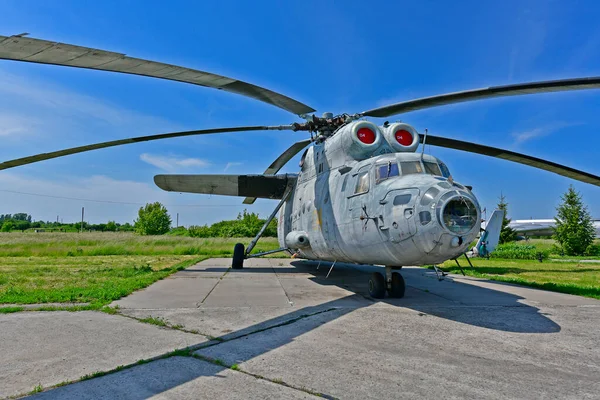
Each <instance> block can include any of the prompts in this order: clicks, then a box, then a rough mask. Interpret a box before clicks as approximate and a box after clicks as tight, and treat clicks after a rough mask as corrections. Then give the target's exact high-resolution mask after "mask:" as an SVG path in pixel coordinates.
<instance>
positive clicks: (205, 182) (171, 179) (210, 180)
mask: <svg viewBox="0 0 600 400" xmlns="http://www.w3.org/2000/svg"><path fill="white" fill-rule="evenodd" d="M295 182H296V175H288V174H283V175H156V176H155V177H154V183H156V185H157V186H158V187H159V188H161V189H163V190H166V191H168V192H185V193H202V194H218V195H223V196H244V197H245V196H252V197H257V198H261V199H281V198H283V195H284V194H285V191H286V190H287V188H288V187H289V186H292V185H293V184H294V183H295Z"/></svg>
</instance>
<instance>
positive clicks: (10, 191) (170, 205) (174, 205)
mask: <svg viewBox="0 0 600 400" xmlns="http://www.w3.org/2000/svg"><path fill="white" fill-rule="evenodd" d="M0 192H5V193H14V194H24V195H27V196H38V197H49V198H52V199H61V200H77V201H89V202H94V203H108V204H126V205H134V206H143V205H145V204H144V203H133V202H127V201H113V200H93V199H82V198H77V197H67V196H53V195H50V194H40V193H27V192H18V191H16V190H5V189H0ZM164 206H165V207H240V206H244V204H164Z"/></svg>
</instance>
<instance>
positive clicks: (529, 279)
mask: <svg viewBox="0 0 600 400" xmlns="http://www.w3.org/2000/svg"><path fill="white" fill-rule="evenodd" d="M459 261H460V263H461V265H462V266H463V269H464V271H465V273H466V274H467V275H471V276H476V277H479V278H487V279H491V280H495V281H501V282H509V283H517V284H520V285H525V286H531V287H535V288H539V289H545V290H551V291H554V292H561V293H568V294H575V295H579V296H586V297H592V298H596V299H600V263H578V262H552V261H544V262H543V263H540V262H539V261H534V260H494V259H490V260H485V259H479V258H476V259H473V260H472V262H473V264H474V265H475V268H470V267H468V264H467V262H466V260H465V259H464V258H461V259H459ZM465 265H466V267H465ZM441 267H442V269H444V270H445V271H448V272H451V273H455V274H460V273H461V272H460V269H459V268H458V267H457V266H456V263H455V262H454V261H452V260H450V261H446V262H445V263H444V264H443V265H441Z"/></svg>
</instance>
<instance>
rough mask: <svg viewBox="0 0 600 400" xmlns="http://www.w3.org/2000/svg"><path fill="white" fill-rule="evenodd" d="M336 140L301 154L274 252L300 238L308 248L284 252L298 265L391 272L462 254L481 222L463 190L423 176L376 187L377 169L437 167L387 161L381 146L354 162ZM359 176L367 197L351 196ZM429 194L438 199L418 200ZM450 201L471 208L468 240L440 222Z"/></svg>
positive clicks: (389, 156) (405, 156) (403, 156)
mask: <svg viewBox="0 0 600 400" xmlns="http://www.w3.org/2000/svg"><path fill="white" fill-rule="evenodd" d="M343 140H344V138H343V136H342V135H339V136H338V135H336V136H333V137H332V138H329V139H328V140H326V141H325V142H323V143H315V144H314V145H312V146H311V147H310V148H309V149H308V150H307V152H306V154H305V157H304V165H303V166H302V170H301V171H300V173H299V175H298V180H297V183H296V186H295V188H294V191H293V193H292V195H291V196H290V199H289V200H288V201H287V202H286V204H285V205H284V207H282V209H281V211H280V213H279V224H278V237H279V242H280V244H281V246H282V247H288V246H287V245H286V242H285V237H286V235H287V234H288V233H289V232H291V231H303V232H306V233H307V235H308V238H309V241H310V246H309V247H304V248H301V249H292V250H293V251H294V252H296V253H297V254H298V256H299V257H302V258H307V259H314V260H329V261H335V260H337V261H344V262H352V263H364V264H381V265H393V266H400V265H427V264H436V263H441V262H443V261H445V260H448V259H452V258H454V257H456V256H458V255H460V254H462V253H464V252H465V251H466V250H467V248H468V246H469V244H470V243H471V242H472V241H473V240H474V239H475V237H476V236H477V234H478V233H479V228H480V218H481V213H480V207H479V204H478V203H477V200H476V198H475V196H474V195H473V194H472V193H471V191H470V190H469V189H467V188H465V187H464V186H462V185H460V184H458V183H456V182H453V181H452V179H450V180H449V179H447V178H445V177H442V176H435V175H431V174H425V173H418V174H408V175H402V173H400V176H394V177H390V178H387V179H385V180H383V181H381V182H379V183H378V182H377V181H376V170H377V168H378V167H380V166H385V165H389V163H390V162H392V163H393V162H396V163H398V165H401V164H400V163H401V162H404V161H413V162H419V163H421V160H422V161H426V162H438V161H439V160H437V159H436V158H435V157H432V156H430V155H421V154H419V153H412V152H400V153H392V152H391V151H392V150H391V148H390V147H389V146H387V145H386V144H385V143H382V145H381V146H379V148H378V149H375V150H374V151H373V153H374V155H373V156H372V157H369V158H367V159H364V160H361V161H357V160H356V159H354V158H352V157H350V156H349V155H348V152H347V151H345V149H344V145H343V143H341V142H342V141H343ZM421 165H423V164H421ZM365 172H366V173H367V174H368V190H366V191H364V193H355V189H356V187H357V181H358V179H359V178H360V177H361V176H362V175H363V174H364V173H365ZM364 179H365V178H364V177H363V184H364ZM363 187H364V185H363ZM432 187H433V188H436V189H437V191H438V193H437V194H436V195H435V196H434V197H433V198H430V197H431V196H429V197H428V198H424V195H425V193H426V192H428V190H430V189H431V188H432ZM359 192H361V190H359ZM435 192H436V190H432V191H430V192H428V193H435ZM454 198H460V199H463V198H464V199H468V200H470V201H471V203H469V204H472V205H474V207H475V208H476V210H475V211H476V218H477V221H476V223H475V225H474V226H473V228H472V229H470V230H469V231H468V232H464V233H461V234H457V233H455V232H452V231H451V230H450V229H448V228H447V226H446V225H445V224H444V223H443V222H442V212H443V208H444V207H445V204H446V203H447V202H448V201H449V199H454ZM398 199H400V201H398ZM475 211H474V212H475ZM421 213H423V214H421ZM427 213H429V215H430V218H429V219H430V221H429V222H427V219H428V218H427ZM421 215H424V217H423V218H420V216H421Z"/></svg>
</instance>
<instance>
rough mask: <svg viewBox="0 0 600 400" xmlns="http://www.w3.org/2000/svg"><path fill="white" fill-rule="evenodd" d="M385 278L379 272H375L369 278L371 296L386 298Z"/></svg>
mask: <svg viewBox="0 0 600 400" xmlns="http://www.w3.org/2000/svg"><path fill="white" fill-rule="evenodd" d="M385 286H386V285H385V278H384V277H383V275H381V274H380V273H379V272H373V273H372V274H371V277H370V278H369V296H371V297H373V298H374V299H383V297H384V296H385Z"/></svg>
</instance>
